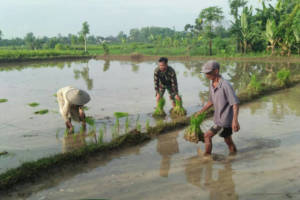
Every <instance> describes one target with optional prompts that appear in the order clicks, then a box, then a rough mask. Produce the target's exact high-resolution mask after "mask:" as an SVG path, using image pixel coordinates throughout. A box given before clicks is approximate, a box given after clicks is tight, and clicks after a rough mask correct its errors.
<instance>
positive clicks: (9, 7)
mask: <svg viewBox="0 0 300 200" xmlns="http://www.w3.org/2000/svg"><path fill="white" fill-rule="evenodd" d="M250 2H251V4H252V5H256V6H258V4H259V3H258V2H259V0H251V1H250ZM209 6H220V7H222V9H223V11H224V15H225V17H226V18H227V20H229V6H228V0H0V30H2V33H3V37H4V38H13V37H23V36H24V35H25V34H26V33H28V32H33V33H34V34H35V35H36V36H55V35H57V34H59V33H60V34H62V35H67V34H68V33H73V34H76V33H78V32H79V30H80V29H81V24H82V22H84V21H88V23H89V24H90V33H91V34H93V35H101V36H109V35H117V34H118V32H119V31H121V30H123V31H124V32H125V33H128V31H129V30H130V29H132V28H141V27H145V26H161V27H170V28H173V26H174V27H175V29H176V30H183V28H184V25H185V24H188V23H191V24H193V23H194V20H195V18H196V17H197V16H198V14H199V13H200V11H201V10H202V9H204V8H207V7H209ZM227 23H229V22H227Z"/></svg>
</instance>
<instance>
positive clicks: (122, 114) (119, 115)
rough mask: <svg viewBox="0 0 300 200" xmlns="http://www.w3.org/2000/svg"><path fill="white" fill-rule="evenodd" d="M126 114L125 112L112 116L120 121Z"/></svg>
mask: <svg viewBox="0 0 300 200" xmlns="http://www.w3.org/2000/svg"><path fill="white" fill-rule="evenodd" d="M128 115H129V114H128V113H126V112H115V113H114V116H115V117H116V118H118V119H120V118H122V117H128Z"/></svg>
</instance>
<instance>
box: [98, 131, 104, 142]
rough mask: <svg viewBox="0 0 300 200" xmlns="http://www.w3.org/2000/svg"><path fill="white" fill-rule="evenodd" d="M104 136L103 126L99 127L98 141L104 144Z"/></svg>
mask: <svg viewBox="0 0 300 200" xmlns="http://www.w3.org/2000/svg"><path fill="white" fill-rule="evenodd" d="M103 137H104V130H103V128H100V129H99V137H98V143H99V144H103Z"/></svg>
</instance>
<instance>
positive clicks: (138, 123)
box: [135, 115, 142, 132]
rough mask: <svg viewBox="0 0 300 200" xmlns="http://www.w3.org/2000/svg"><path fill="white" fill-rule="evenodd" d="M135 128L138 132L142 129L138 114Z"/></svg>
mask: <svg viewBox="0 0 300 200" xmlns="http://www.w3.org/2000/svg"><path fill="white" fill-rule="evenodd" d="M135 129H136V131H138V132H141V131H142V125H141V123H140V115H138V116H137V118H136V122H135Z"/></svg>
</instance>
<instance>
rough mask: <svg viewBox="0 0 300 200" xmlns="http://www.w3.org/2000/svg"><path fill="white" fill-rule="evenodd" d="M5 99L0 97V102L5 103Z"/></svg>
mask: <svg viewBox="0 0 300 200" xmlns="http://www.w3.org/2000/svg"><path fill="white" fill-rule="evenodd" d="M7 101H8V100H7V99H0V103H5V102H7Z"/></svg>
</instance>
